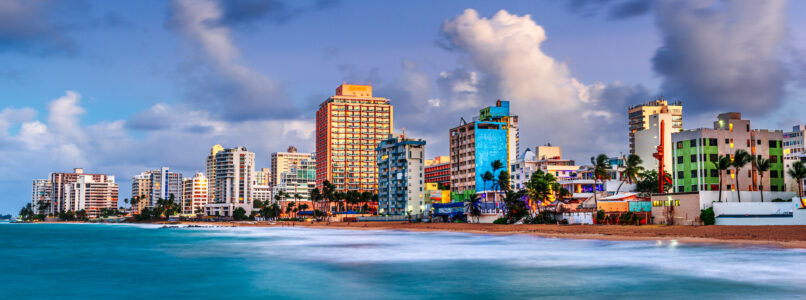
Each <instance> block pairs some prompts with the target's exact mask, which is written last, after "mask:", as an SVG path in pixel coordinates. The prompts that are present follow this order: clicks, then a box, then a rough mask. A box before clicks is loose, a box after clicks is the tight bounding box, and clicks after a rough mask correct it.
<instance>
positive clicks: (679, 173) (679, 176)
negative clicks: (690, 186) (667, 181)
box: [677, 171, 685, 178]
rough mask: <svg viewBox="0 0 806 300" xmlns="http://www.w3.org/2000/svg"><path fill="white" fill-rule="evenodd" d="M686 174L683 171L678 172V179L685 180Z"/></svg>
mask: <svg viewBox="0 0 806 300" xmlns="http://www.w3.org/2000/svg"><path fill="white" fill-rule="evenodd" d="M684 174H685V173H683V171H677V178H683V176H685V175H684Z"/></svg>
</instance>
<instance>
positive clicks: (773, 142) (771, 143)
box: [770, 141, 778, 148]
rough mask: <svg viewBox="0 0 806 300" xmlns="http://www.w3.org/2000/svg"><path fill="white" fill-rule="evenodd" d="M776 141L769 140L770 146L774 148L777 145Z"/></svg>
mask: <svg viewBox="0 0 806 300" xmlns="http://www.w3.org/2000/svg"><path fill="white" fill-rule="evenodd" d="M776 142H777V141H770V148H775V147H776V146H777V145H778V143H776Z"/></svg>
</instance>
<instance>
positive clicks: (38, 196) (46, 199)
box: [31, 179, 56, 215]
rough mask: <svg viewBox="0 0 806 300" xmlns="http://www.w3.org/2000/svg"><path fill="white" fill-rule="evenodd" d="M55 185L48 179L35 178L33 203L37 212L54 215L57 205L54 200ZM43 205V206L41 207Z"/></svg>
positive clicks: (32, 192) (32, 194)
mask: <svg viewBox="0 0 806 300" xmlns="http://www.w3.org/2000/svg"><path fill="white" fill-rule="evenodd" d="M52 193H53V185H52V184H51V182H50V180H47V179H34V182H33V186H32V190H31V205H32V206H33V208H34V211H35V212H36V213H40V212H41V213H44V214H46V215H53V214H55V212H56V205H55V203H54V202H53V197H52V196H53V195H52ZM40 205H41V207H40Z"/></svg>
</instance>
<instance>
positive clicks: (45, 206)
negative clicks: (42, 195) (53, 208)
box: [36, 200, 50, 215]
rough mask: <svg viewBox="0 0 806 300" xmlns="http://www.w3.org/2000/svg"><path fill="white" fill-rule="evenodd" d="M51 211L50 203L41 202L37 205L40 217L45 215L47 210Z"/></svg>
mask: <svg viewBox="0 0 806 300" xmlns="http://www.w3.org/2000/svg"><path fill="white" fill-rule="evenodd" d="M49 209H50V201H45V200H39V201H38V202H37V203H36V210H37V211H39V214H40V215H44V214H45V212H46V211H47V210H49Z"/></svg>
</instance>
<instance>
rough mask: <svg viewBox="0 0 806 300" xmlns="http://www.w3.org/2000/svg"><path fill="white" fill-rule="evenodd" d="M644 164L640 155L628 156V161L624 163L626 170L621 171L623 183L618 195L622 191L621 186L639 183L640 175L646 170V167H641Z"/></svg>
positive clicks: (619, 186) (617, 190) (617, 191)
mask: <svg viewBox="0 0 806 300" xmlns="http://www.w3.org/2000/svg"><path fill="white" fill-rule="evenodd" d="M642 163H643V161H642V160H641V157H640V156H638V155H635V154H630V155H629V156H627V161H625V162H624V170H623V171H621V183H619V184H618V188H617V189H616V194H618V193H619V191H621V185H622V184H624V183H625V182H626V183H629V184H632V183H636V182H638V176H639V173H641V171H643V170H644V167H642V166H641V164H642Z"/></svg>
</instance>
